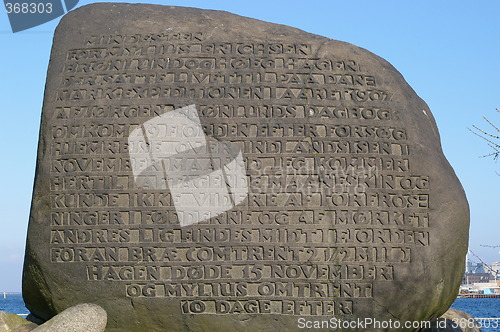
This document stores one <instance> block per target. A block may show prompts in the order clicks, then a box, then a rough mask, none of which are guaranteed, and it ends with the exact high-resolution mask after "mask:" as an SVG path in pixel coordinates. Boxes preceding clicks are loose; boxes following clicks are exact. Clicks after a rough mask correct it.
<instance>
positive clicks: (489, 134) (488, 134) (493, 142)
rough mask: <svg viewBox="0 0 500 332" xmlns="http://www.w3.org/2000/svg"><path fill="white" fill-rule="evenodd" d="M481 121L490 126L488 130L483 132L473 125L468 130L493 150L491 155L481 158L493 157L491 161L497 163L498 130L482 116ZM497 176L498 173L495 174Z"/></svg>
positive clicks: (499, 149) (499, 131) (499, 145)
mask: <svg viewBox="0 0 500 332" xmlns="http://www.w3.org/2000/svg"><path fill="white" fill-rule="evenodd" d="M497 113H500V110H498V109H497ZM483 119H484V120H486V122H487V123H488V124H489V125H490V126H491V128H490V129H489V130H483V129H481V128H479V127H477V126H475V125H473V126H472V129H471V128H469V130H470V131H471V132H472V133H474V135H477V136H479V137H481V138H482V139H484V140H485V141H486V142H487V143H488V145H489V146H490V147H491V148H492V149H493V150H494V151H493V152H492V153H488V154H486V155H484V156H481V157H493V160H495V161H497V160H498V159H499V157H500V128H499V127H497V126H496V125H494V124H493V122H491V121H490V120H488V118H486V117H485V116H483ZM497 174H498V175H500V173H498V172H497Z"/></svg>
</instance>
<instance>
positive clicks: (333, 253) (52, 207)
mask: <svg viewBox="0 0 500 332" xmlns="http://www.w3.org/2000/svg"><path fill="white" fill-rule="evenodd" d="M325 24H329V23H328V22H325ZM416 65H424V64H416ZM443 84H447V83H445V82H444V83H443ZM450 116H452V115H450ZM468 226H469V211H468V205H467V201H466V198H465V194H464V191H463V189H462V187H461V185H460V183H459V181H458V179H457V177H456V176H455V173H454V172H453V170H452V168H451V167H450V165H449V163H448V162H447V160H446V159H445V157H444V155H443V152H442V149H441V145H440V138H439V134H438V131H437V127H436V123H435V121H434V118H433V116H432V113H431V112H430V110H429V108H428V106H427V105H426V104H425V102H424V101H422V100H421V99H420V98H419V97H418V96H417V94H416V93H415V92H414V91H413V90H412V88H411V87H410V86H409V85H408V84H407V83H406V82H405V80H404V78H403V77H402V76H401V74H400V73H399V72H398V71H397V70H396V69H394V67H393V66H391V65H390V64H389V63H388V62H386V61H385V60H383V59H381V58H380V57H378V56H376V55H374V54H372V53H370V52H369V51H367V50H364V49H362V48H359V47H356V46H354V45H351V44H348V43H344V42H340V41H335V40H331V39H328V38H324V37H321V36H316V35H312V34H309V33H306V32H304V31H301V30H297V29H294V28H290V27H287V26H281V25H276V24H271V23H266V22H261V21H257V20H253V19H249V18H244V17H240V16H236V15H233V14H229V13H226V12H219V11H207V10H198V9H192V8H181V7H166V6H154V5H132V4H93V5H88V6H84V7H81V8H79V9H77V10H75V11H72V12H70V13H68V14H67V15H66V16H65V17H64V18H63V19H62V20H61V22H60V24H59V27H58V28H57V30H56V33H55V36H54V44H53V49H52V55H51V60H50V65H49V70H48V76H47V84H46V92H45V99H44V106H43V112H42V122H41V134H40V141H39V147H38V159H37V170H36V179H35V188H34V196H33V203H32V210H31V216H30V223H29V230H28V241H27V250H26V259H25V268H24V277H23V293H24V299H25V302H26V305H27V307H28V308H29V309H30V311H31V312H32V314H33V315H34V316H36V317H39V318H41V319H44V320H47V319H49V318H51V317H52V316H54V315H56V314H57V313H59V312H61V311H62V310H64V309H65V308H68V307H70V306H73V305H75V304H77V303H81V302H92V303H97V304H99V305H100V306H102V307H103V308H104V309H105V310H106V311H107V313H108V317H109V320H108V327H107V330H108V331H145V330H165V329H168V330H169V331H215V330H217V331H244V330H248V331H255V330H259V331H266V330H267V331H293V330H295V329H297V328H298V327H300V326H301V323H300V322H299V321H298V319H299V318H300V317H302V318H303V319H305V321H304V320H303V321H302V323H303V324H305V323H306V322H308V321H309V320H310V319H313V318H320V319H330V318H331V317H336V318H341V319H346V320H349V319H356V318H361V319H364V318H367V317H373V318H376V319H378V320H389V319H391V320H393V321H394V320H401V321H407V320H412V321H420V320H432V319H435V318H437V317H439V316H440V315H441V314H443V313H444V312H445V311H446V310H447V309H448V307H449V306H450V305H451V303H452V302H453V300H454V299H455V296H456V294H457V292H458V286H459V284H460V281H461V278H462V273H463V267H464V257H465V254H466V251H467V242H468Z"/></svg>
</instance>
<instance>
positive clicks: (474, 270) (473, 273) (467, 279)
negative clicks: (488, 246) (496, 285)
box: [462, 261, 494, 285]
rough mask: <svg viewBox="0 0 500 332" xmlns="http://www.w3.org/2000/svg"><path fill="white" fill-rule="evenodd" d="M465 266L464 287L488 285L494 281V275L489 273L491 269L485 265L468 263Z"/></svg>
mask: <svg viewBox="0 0 500 332" xmlns="http://www.w3.org/2000/svg"><path fill="white" fill-rule="evenodd" d="M465 266H466V268H465V274H464V278H463V280H462V284H464V285H470V284H475V283H486V282H490V280H494V277H493V275H492V274H491V273H489V272H490V270H491V269H490V268H489V267H488V265H486V264H484V263H473V262H470V261H467V264H466V265H465Z"/></svg>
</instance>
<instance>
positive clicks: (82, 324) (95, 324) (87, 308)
mask: <svg viewBox="0 0 500 332" xmlns="http://www.w3.org/2000/svg"><path fill="white" fill-rule="evenodd" d="M106 321H107V315H106V311H105V310H104V309H103V308H101V307H100V306H98V305H96V304H92V303H82V304H77V305H75V306H73V307H71V308H68V309H66V310H64V311H63V312H61V313H59V314H57V315H56V316H54V317H53V318H51V319H50V320H48V321H47V322H45V323H43V324H42V325H40V326H39V327H37V328H36V329H34V330H33V332H103V331H104V330H105V329H106Z"/></svg>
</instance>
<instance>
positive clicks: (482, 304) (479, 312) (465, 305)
mask: <svg viewBox="0 0 500 332" xmlns="http://www.w3.org/2000/svg"><path fill="white" fill-rule="evenodd" d="M451 307H452V308H453V309H457V310H461V311H465V312H466V313H468V314H470V315H472V316H473V317H476V318H498V319H497V320H496V321H482V330H483V331H485V332H500V298H499V299H457V300H456V301H455V303H453V305H452V306H451ZM0 311H5V312H10V313H15V314H29V311H28V309H26V307H25V306H24V302H23V298H22V296H21V294H7V296H6V298H4V296H3V293H0ZM488 325H489V327H488ZM493 326H495V327H493Z"/></svg>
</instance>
